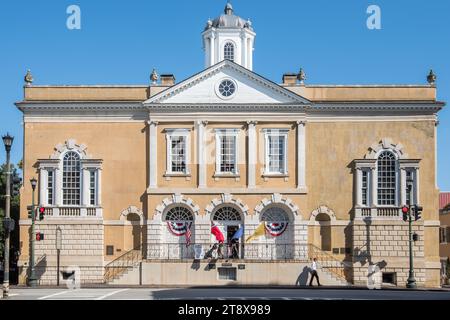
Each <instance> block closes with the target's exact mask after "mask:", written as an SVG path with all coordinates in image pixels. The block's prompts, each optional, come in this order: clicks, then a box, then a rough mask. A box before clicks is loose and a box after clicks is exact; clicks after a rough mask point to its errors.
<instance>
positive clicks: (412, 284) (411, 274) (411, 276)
mask: <svg viewBox="0 0 450 320" xmlns="http://www.w3.org/2000/svg"><path fill="white" fill-rule="evenodd" d="M406 183H407V186H408V192H409V214H408V222H409V277H408V282H407V283H406V287H407V288H409V289H415V288H417V284H416V279H415V278H414V261H413V232H412V216H413V209H414V205H413V194H412V190H413V188H412V186H413V181H412V180H408V181H407V182H406Z"/></svg>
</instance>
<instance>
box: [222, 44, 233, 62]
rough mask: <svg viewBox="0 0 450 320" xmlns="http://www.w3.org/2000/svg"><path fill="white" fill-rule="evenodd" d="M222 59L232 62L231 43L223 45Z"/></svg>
mask: <svg viewBox="0 0 450 320" xmlns="http://www.w3.org/2000/svg"><path fill="white" fill-rule="evenodd" d="M223 58H224V59H225V60H231V61H234V45H233V44H232V43H231V42H227V43H225V46H224V47H223Z"/></svg>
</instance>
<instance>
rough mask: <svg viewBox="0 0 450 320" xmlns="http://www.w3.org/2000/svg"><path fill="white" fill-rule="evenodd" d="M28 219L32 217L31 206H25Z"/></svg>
mask: <svg viewBox="0 0 450 320" xmlns="http://www.w3.org/2000/svg"><path fill="white" fill-rule="evenodd" d="M27 211H28V219H33V206H27Z"/></svg>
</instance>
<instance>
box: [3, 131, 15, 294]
mask: <svg viewBox="0 0 450 320" xmlns="http://www.w3.org/2000/svg"><path fill="white" fill-rule="evenodd" d="M2 139H3V144H4V145H5V150H6V188H5V189H6V194H5V223H4V226H6V228H5V232H6V237H5V255H4V258H5V267H4V276H3V298H5V299H6V298H8V296H9V233H10V218H11V213H10V206H11V188H10V187H11V186H10V185H11V164H10V154H11V146H12V144H13V141H14V137H11V136H10V135H9V134H8V133H7V134H6V136H3V137H2Z"/></svg>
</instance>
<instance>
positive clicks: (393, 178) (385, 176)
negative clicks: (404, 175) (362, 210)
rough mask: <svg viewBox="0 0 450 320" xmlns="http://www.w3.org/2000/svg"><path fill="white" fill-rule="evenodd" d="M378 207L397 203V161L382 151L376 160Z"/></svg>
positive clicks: (391, 155)
mask: <svg viewBox="0 0 450 320" xmlns="http://www.w3.org/2000/svg"><path fill="white" fill-rule="evenodd" d="M377 169H378V205H381V206H382V205H387V206H395V205H396V203H397V160H396V159H395V156H394V154H393V153H392V152H390V151H383V152H382V153H381V154H380V156H379V157H378V160H377Z"/></svg>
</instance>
